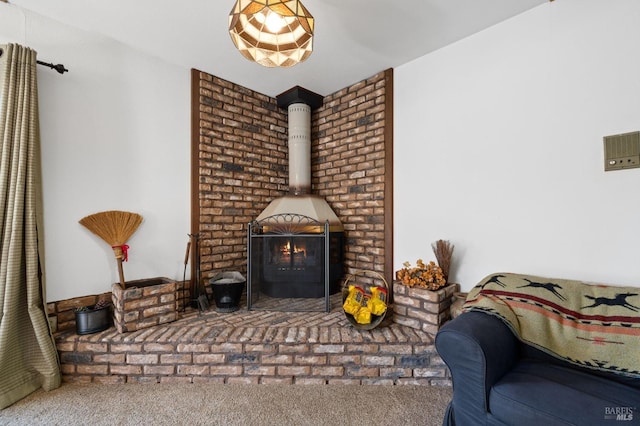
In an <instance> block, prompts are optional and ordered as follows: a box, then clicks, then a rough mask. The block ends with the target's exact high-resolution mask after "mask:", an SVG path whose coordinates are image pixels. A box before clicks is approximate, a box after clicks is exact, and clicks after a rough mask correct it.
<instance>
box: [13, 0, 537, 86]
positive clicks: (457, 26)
mask: <svg viewBox="0 0 640 426" xmlns="http://www.w3.org/2000/svg"><path fill="white" fill-rule="evenodd" d="M546 1H548V0H395V1H393V0H303V3H304V5H305V6H306V7H307V9H308V10H309V11H310V12H311V14H312V15H313V17H314V18H315V25H316V30H315V36H314V52H313V53H312V54H311V56H310V57H309V59H307V60H306V61H305V62H303V63H301V64H298V65H296V66H293V67H291V68H282V69H275V68H264V67H262V66H261V65H258V64H256V63H253V62H251V61H248V60H247V59H245V58H244V57H242V56H241V55H240V53H239V52H237V51H236V50H235V47H234V46H233V43H232V42H231V39H230V37H229V34H228V28H227V26H228V16H229V12H230V11H231V8H232V6H233V4H234V0H185V1H175V0H174V1H169V0H9V3H11V4H13V5H16V6H19V7H22V8H24V9H28V10H31V11H34V12H36V13H38V14H40V15H44V16H47V17H50V18H52V19H54V20H57V21H60V22H62V23H65V24H68V25H70V26H73V27H77V28H80V29H83V30H86V31H91V32H95V33H99V34H102V35H104V36H107V37H110V38H112V39H115V40H118V41H120V42H122V43H124V44H126V45H129V46H131V47H133V48H135V49H138V50H141V51H144V52H146V53H148V54H150V55H153V56H157V57H161V58H163V59H164V60H166V61H168V62H171V63H174V64H177V65H180V66H184V67H186V68H197V69H199V70H202V71H206V72H208V73H210V74H213V75H215V76H218V77H221V78H223V79H226V80H229V81H231V82H234V83H237V84H240V85H242V86H245V87H247V88H250V89H252V90H256V91H258V92H260V93H263V94H265V95H269V96H275V95H277V94H279V93H282V92H284V91H285V90H287V89H289V88H291V87H293V86H302V87H304V88H306V89H309V90H311V91H314V92H316V93H319V94H321V95H323V96H326V95H329V94H331V93H333V92H335V91H337V90H340V89H342V88H344V87H347V86H349V85H351V84H353V83H356V82H358V81H360V80H363V79H365V78H368V77H370V76H372V75H374V74H376V73H378V72H379V71H382V70H385V69H387V68H394V67H397V66H399V65H402V64H404V63H407V62H409V61H411V60H413V59H416V58H418V57H420V56H423V55H425V54H427V53H429V52H432V51H434V50H437V49H439V48H441V47H443V46H446V45H448V44H451V43H454V42H455V41H457V40H460V39H462V38H465V37H467V36H469V35H471V34H473V33H476V32H478V31H481V30H483V29H485V28H488V27H490V26H492V25H494V24H496V23H499V22H501V21H503V20H505V19H508V18H510V17H512V16H515V15H517V14H519V13H522V12H524V11H526V10H528V9H531V8H533V7H535V6H537V5H540V4H542V3H545V2H546ZM55 60H56V61H61V62H63V61H64V58H55ZM65 65H67V68H70V70H71V72H73V68H72V66H71V64H65Z"/></svg>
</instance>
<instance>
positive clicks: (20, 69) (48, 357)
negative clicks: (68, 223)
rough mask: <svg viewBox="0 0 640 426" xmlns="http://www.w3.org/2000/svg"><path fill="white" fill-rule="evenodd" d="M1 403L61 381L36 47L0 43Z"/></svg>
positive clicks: (47, 387) (50, 386) (7, 403)
mask: <svg viewBox="0 0 640 426" xmlns="http://www.w3.org/2000/svg"><path fill="white" fill-rule="evenodd" d="M0 52H2V54H1V56H0V102H1V104H0V148H1V149H2V151H1V152H0V409H2V408H5V407H7V406H9V405H11V404H13V403H14V402H16V401H18V400H20V399H22V398H23V397H25V396H27V395H28V394H30V393H31V392H33V391H35V390H36V389H39V388H43V389H44V390H50V389H54V388H57V387H58V386H60V369H59V362H58V355H57V352H56V346H55V341H54V340H53V336H52V334H51V330H50V328H49V323H48V321H47V310H46V298H45V292H44V282H43V280H42V278H43V277H42V274H41V257H40V253H42V250H41V243H42V220H41V219H42V216H41V215H42V198H41V188H42V184H41V178H40V146H39V144H40V129H39V124H38V87H37V82H36V52H35V51H33V50H31V49H28V48H24V47H21V46H19V45H16V44H8V45H0Z"/></svg>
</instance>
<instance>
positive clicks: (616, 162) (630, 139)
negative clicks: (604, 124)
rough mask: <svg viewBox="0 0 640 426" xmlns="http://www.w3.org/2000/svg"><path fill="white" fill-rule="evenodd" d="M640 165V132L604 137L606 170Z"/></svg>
mask: <svg viewBox="0 0 640 426" xmlns="http://www.w3.org/2000/svg"><path fill="white" fill-rule="evenodd" d="M634 167H640V132H631V133H623V134H620V135H612V136H605V137H604V171H605V172H608V171H612V170H623V169H631V168H634Z"/></svg>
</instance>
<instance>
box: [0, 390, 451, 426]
mask: <svg viewBox="0 0 640 426" xmlns="http://www.w3.org/2000/svg"><path fill="white" fill-rule="evenodd" d="M451 395H452V390H451V388H445V387H432V386H431V387H430V386H409V385H406V386H385V385H370V386H355V385H317V386H315V385H229V384H186V383H185V384H125V385H100V384H87V385H85V384H70V383H65V384H63V385H62V386H61V387H60V388H58V389H56V390H53V391H51V392H43V391H37V392H35V393H33V394H31V395H30V396H28V397H27V398H25V399H23V400H21V401H19V402H17V403H15V404H13V405H12V406H10V407H8V408H6V409H4V410H1V411H0V425H141V424H148V425H182V424H189V425H225V426H226V425H296V426H300V425H322V426H330V425H362V424H407V425H412V426H413V425H416V426H417V425H425V426H431V425H434V426H437V425H441V424H442V417H443V414H444V410H445V407H446V405H447V403H448V402H449V400H450V398H451Z"/></svg>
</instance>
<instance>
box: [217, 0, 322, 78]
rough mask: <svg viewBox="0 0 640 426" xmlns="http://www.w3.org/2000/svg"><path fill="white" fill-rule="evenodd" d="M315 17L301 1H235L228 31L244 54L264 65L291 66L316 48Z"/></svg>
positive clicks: (305, 57) (302, 59)
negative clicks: (314, 36) (314, 43)
mask: <svg viewBox="0 0 640 426" xmlns="http://www.w3.org/2000/svg"><path fill="white" fill-rule="evenodd" d="M313 24H314V20H313V16H311V14H310V13H309V11H308V10H307V9H306V8H305V7H304V6H303V5H302V3H301V2H300V1H298V0H293V1H285V0H236V3H235V4H234V6H233V9H232V10H231V13H230V14H229V34H230V35H231V40H233V44H235V46H236V47H237V48H238V50H239V51H240V53H242V55H243V56H244V57H245V58H247V59H249V60H251V61H254V62H257V63H259V64H260V65H263V66H265V67H290V66H293V65H295V64H297V63H299V62H302V61H304V60H305V59H307V58H308V57H309V55H311V52H312V50H313Z"/></svg>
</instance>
